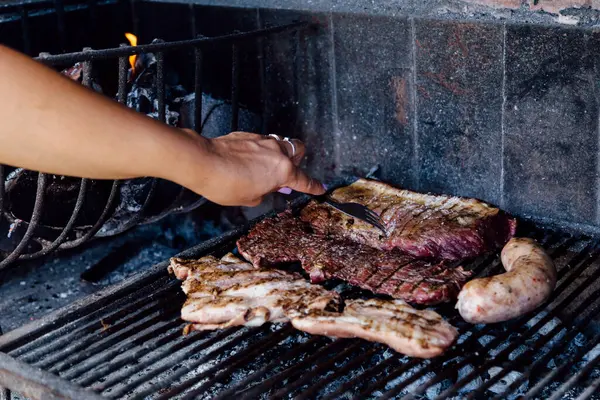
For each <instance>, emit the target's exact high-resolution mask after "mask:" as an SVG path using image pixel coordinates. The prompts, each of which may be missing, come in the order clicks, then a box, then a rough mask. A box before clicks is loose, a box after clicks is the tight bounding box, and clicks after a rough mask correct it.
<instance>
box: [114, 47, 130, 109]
mask: <svg viewBox="0 0 600 400" xmlns="http://www.w3.org/2000/svg"><path fill="white" fill-rule="evenodd" d="M119 47H121V48H124V47H129V48H133V46H130V45H128V44H125V43H121V44H120V45H119ZM128 70H129V60H128V59H127V57H119V82H118V85H119V86H118V89H117V101H118V102H119V103H121V104H125V102H126V101H127V72H128Z"/></svg>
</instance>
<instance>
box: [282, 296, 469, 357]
mask: <svg viewBox="0 0 600 400" xmlns="http://www.w3.org/2000/svg"><path fill="white" fill-rule="evenodd" d="M292 325H293V326H294V327H295V328H296V329H299V330H302V331H305V332H308V333H311V334H315V335H325V336H332V337H338V338H362V339H366V340H370V341H373V342H380V343H385V344H386V345H388V346H390V347H391V348H392V349H394V350H396V351H398V352H400V353H402V354H405V355H407V356H412V357H420V358H431V357H435V356H438V355H440V354H442V353H443V352H444V351H445V350H446V349H447V348H448V347H450V346H451V345H452V344H453V343H454V341H455V340H456V337H457V336H458V332H457V330H456V328H454V327H453V326H452V325H450V324H449V323H448V322H446V321H444V320H443V319H442V317H441V316H440V315H439V314H437V313H436V312H434V311H431V310H416V309H414V308H412V307H411V306H409V305H408V304H406V303H405V302H404V301H402V300H380V299H370V300H360V299H357V300H347V301H346V307H345V308H344V311H343V313H336V312H329V311H324V310H314V311H311V312H309V313H306V314H297V315H292Z"/></svg>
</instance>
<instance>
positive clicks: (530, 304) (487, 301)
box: [456, 238, 556, 324]
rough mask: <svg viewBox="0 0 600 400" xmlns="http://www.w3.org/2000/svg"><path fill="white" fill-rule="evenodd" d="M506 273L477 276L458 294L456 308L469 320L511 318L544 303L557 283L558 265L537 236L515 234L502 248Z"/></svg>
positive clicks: (480, 320) (500, 320) (477, 321)
mask: <svg viewBox="0 0 600 400" xmlns="http://www.w3.org/2000/svg"><path fill="white" fill-rule="evenodd" d="M500 259H501V261H502V265H503V266H504V269H505V270H506V271H507V272H506V273H504V274H500V275H496V276H491V277H488V278H478V279H473V280H472V281H470V282H467V284H465V285H464V287H463V288H462V290H461V291H460V293H459V294H458V301H457V303H456V308H457V309H458V311H459V313H460V315H461V316H462V317H463V318H464V320H465V321H467V322H470V323H473V324H479V323H494V322H502V321H507V320H510V319H513V318H516V317H518V316H521V315H523V314H526V313H528V312H529V311H532V310H534V309H535V308H537V307H538V306H540V305H541V304H543V303H544V302H545V301H546V300H547V299H548V298H549V297H550V295H551V294H552V291H553V290H554V287H555V286H556V267H555V265H554V262H553V261H552V259H551V258H550V257H549V256H548V254H547V253H546V252H545V250H544V248H543V247H542V246H540V245H539V244H538V243H537V242H536V241H535V240H533V239H530V238H512V239H511V240H510V241H509V242H508V243H507V244H506V245H505V246H504V248H503V249H502V252H501V255H500Z"/></svg>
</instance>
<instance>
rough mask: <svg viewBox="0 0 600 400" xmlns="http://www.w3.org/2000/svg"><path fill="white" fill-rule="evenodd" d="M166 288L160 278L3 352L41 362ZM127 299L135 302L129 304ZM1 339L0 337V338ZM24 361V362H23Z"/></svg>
mask: <svg viewBox="0 0 600 400" xmlns="http://www.w3.org/2000/svg"><path fill="white" fill-rule="evenodd" d="M168 285H169V278H168V277H163V278H161V279H157V280H156V281H154V282H152V283H150V284H148V285H147V286H145V287H141V288H138V289H137V290H135V291H132V292H125V293H124V296H123V297H122V298H118V299H116V300H115V301H113V302H110V303H108V304H102V303H97V304H96V308H95V309H94V308H92V309H90V310H88V311H89V314H87V313H86V312H87V311H86V312H82V313H81V314H79V315H77V314H75V315H74V318H71V319H66V318H64V319H66V321H64V320H63V321H62V322H61V325H59V326H60V328H58V329H54V330H51V331H50V332H48V333H45V332H43V333H45V334H43V333H40V337H37V338H36V337H29V338H28V340H27V341H26V342H25V343H22V345H21V346H20V347H18V348H14V349H13V348H11V347H9V346H6V347H5V348H2V351H4V352H10V354H11V355H12V356H14V357H20V358H25V357H31V360H32V361H35V360H37V359H41V357H43V356H45V355H47V354H50V353H51V352H52V351H54V348H57V347H58V348H63V347H64V346H66V345H68V344H69V343H72V342H73V341H74V340H76V339H77V338H81V337H82V336H83V335H89V334H90V333H92V332H95V331H96V330H97V329H98V327H99V326H100V321H101V320H103V321H105V322H106V323H113V322H114V321H117V320H118V319H120V318H123V317H124V316H127V315H128V314H129V313H130V312H131V311H132V310H135V309H136V308H137V307H139V306H140V304H144V302H143V301H142V300H143V299H145V298H148V297H151V296H153V295H155V294H156V292H158V293H159V294H160V293H161V290H162V291H164V290H168V288H166V289H165V288H164V286H168ZM129 296H131V297H133V298H135V299H137V300H134V301H132V300H131V298H129ZM61 319H63V318H62V317H59V318H57V320H58V321H60V320H61ZM0 339H2V337H0ZM24 361H27V360H24Z"/></svg>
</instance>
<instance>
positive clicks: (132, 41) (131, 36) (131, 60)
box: [125, 32, 138, 75]
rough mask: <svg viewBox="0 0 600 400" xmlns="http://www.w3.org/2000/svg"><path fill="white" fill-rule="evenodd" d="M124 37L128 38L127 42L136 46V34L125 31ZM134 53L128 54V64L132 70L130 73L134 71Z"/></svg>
mask: <svg viewBox="0 0 600 400" xmlns="http://www.w3.org/2000/svg"><path fill="white" fill-rule="evenodd" d="M125 37H126V38H127V40H129V44H130V45H132V46H133V47H135V46H137V42H138V39H137V36H135V35H134V34H133V33H129V32H127V33H125ZM136 57H137V56H136V55H135V54H134V55H132V56H129V65H131V71H132V75H133V73H135V59H136Z"/></svg>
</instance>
